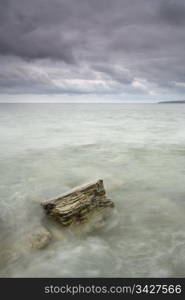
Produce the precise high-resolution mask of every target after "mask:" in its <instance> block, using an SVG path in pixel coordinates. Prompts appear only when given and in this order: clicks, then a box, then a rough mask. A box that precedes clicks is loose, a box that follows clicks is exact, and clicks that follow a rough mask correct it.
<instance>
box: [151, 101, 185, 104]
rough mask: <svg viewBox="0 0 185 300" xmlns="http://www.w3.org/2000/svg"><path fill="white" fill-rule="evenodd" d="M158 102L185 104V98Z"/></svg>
mask: <svg viewBox="0 0 185 300" xmlns="http://www.w3.org/2000/svg"><path fill="white" fill-rule="evenodd" d="M157 103H158V104H185V100H175V101H159V102H157Z"/></svg>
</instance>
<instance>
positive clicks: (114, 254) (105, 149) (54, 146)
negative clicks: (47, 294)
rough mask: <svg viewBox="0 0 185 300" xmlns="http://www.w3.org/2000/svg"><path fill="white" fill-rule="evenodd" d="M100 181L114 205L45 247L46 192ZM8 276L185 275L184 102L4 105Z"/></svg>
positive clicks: (1, 216) (2, 195)
mask: <svg viewBox="0 0 185 300" xmlns="http://www.w3.org/2000/svg"><path fill="white" fill-rule="evenodd" d="M97 178H102V179H103V180H104V184H105V187H106V190H107V194H108V196H109V198H111V199H112V200H113V201H114V202H115V205H116V212H115V213H114V214H113V216H112V218H110V221H109V220H108V221H107V224H105V226H104V227H102V228H100V229H96V230H94V231H92V232H89V233H87V234H74V233H73V232H70V231H68V232H66V233H65V237H64V238H63V239H61V240H60V239H59V240H55V241H53V242H52V243H51V244H50V246H49V247H48V248H46V249H43V250H30V249H27V246H26V242H25V241H26V240H27V237H28V235H29V234H30V232H32V230H33V228H34V227H35V226H39V225H40V224H42V220H43V217H44V213H43V211H42V208H41V207H40V202H41V200H43V199H47V198H51V197H54V196H55V195H58V194H61V193H63V192H66V191H68V190H69V189H71V188H73V187H76V186H78V185H81V184H84V183H87V182H89V181H93V180H96V179H97ZM0 276H1V277H7V276H8V277H141V276H143V277H149V276H150V277H151V276H153V277H157V276H160V277H163V276H164V277H175V276H182V277H183V276H184V277H185V105H183V104H171V105H170V104H148V105H146V104H138V105H136V104H130V105H126V104H125V105H122V104H35V105H34V104H7V105H5V104H1V105H0Z"/></svg>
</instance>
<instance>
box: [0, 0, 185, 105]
mask: <svg viewBox="0 0 185 300" xmlns="http://www.w3.org/2000/svg"><path fill="white" fill-rule="evenodd" d="M184 93H185V0H114V1H113V0H0V101H1V102H4V101H11V100H12V101H19V100H20V101H32V100H33V101H54V102H55V101H56V102H57V101H69V102H73V101H74V102H75V101H78V102H83V101H90V102H91V101H92V102H93V101H95V102H96V101H97V102H99V101H100V102H101V101H108V102H109V101H110V102H114V101H115V102H117V101H123V102H132V101H141V102H142V101H158V100H175V99H176V100H179V99H185V96H184Z"/></svg>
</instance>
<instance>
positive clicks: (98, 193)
mask: <svg viewBox="0 0 185 300" xmlns="http://www.w3.org/2000/svg"><path fill="white" fill-rule="evenodd" d="M41 205H42V206H43V208H44V209H45V210H46V213H47V215H49V216H51V217H52V218H53V219H55V220H56V221H57V222H59V223H60V224H62V225H63V226H66V227H67V226H70V225H76V224H83V223H86V222H87V221H89V219H90V218H91V217H92V216H97V215H99V216H100V215H101V217H103V218H106V217H107V216H108V215H109V214H110V210H111V208H113V207H114V203H113V202H112V201H111V200H109V199H108V198H107V197H106V192H105V189H104V185H103V180H98V181H97V182H95V183H91V184H88V185H85V186H82V187H79V188H77V189H74V190H72V191H71V192H69V193H67V194H65V195H62V196H59V197H57V198H56V199H52V200H48V201H44V202H42V204H41Z"/></svg>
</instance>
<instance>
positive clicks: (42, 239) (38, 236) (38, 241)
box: [30, 226, 51, 249]
mask: <svg viewBox="0 0 185 300" xmlns="http://www.w3.org/2000/svg"><path fill="white" fill-rule="evenodd" d="M50 241H51V233H50V232H49V231H48V230H47V229H46V228H45V227H43V226H40V227H38V228H37V229H36V230H35V231H34V232H33V233H32V234H31V236H30V242H31V246H32V248H35V249H43V248H45V247H47V246H48V245H49V243H50Z"/></svg>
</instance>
